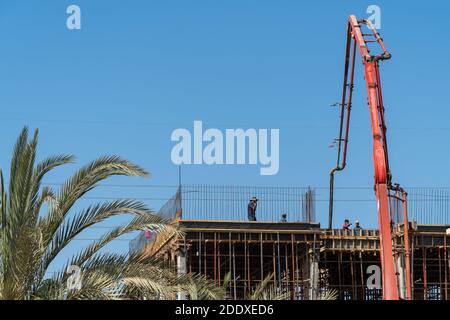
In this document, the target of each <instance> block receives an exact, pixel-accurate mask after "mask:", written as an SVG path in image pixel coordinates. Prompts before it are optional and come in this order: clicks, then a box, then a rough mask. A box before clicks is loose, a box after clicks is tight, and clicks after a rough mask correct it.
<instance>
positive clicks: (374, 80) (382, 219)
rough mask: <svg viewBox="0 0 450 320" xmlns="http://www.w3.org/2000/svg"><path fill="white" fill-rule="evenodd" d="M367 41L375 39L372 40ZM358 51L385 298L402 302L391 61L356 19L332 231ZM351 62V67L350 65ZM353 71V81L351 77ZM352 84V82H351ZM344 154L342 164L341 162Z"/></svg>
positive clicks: (343, 109) (350, 31)
mask: <svg viewBox="0 0 450 320" xmlns="http://www.w3.org/2000/svg"><path fill="white" fill-rule="evenodd" d="M361 24H365V25H367V27H368V28H369V29H370V30H371V31H372V33H369V34H364V33H362V31H361ZM366 37H371V38H370V40H368V39H366ZM370 42H374V43H378V44H379V46H380V47H381V49H382V53H381V54H379V55H371V54H370V50H369V49H368V47H367V44H368V43H370ZM356 48H358V49H359V53H360V55H361V57H362V63H363V65H364V78H365V81H366V89H367V102H368V106H369V112H370V120H371V126H372V142H373V164H374V177H375V194H376V197H377V209H378V225H379V229H380V248H381V251H380V255H381V268H382V284H383V298H384V299H388V300H397V299H399V290H398V284H397V274H396V268H395V262H394V252H393V244H392V238H391V218H390V213H389V189H391V173H390V170H389V161H388V152H387V140H386V126H385V121H384V106H383V98H382V92H381V82H380V73H379V68H378V62H379V61H380V60H387V59H390V57H391V55H390V53H389V52H388V51H387V50H386V48H385V46H384V43H383V40H382V39H381V37H380V35H379V34H378V32H377V31H376V29H375V28H374V27H373V26H372V24H371V23H370V21H368V20H360V21H358V20H357V19H356V17H355V16H350V17H349V19H348V28H347V46H346V59H345V70H344V85H343V94H342V101H341V126H340V132H339V139H338V159H337V164H336V167H335V168H333V169H332V170H331V173H330V212H329V215H330V217H329V219H330V220H329V223H330V224H329V228H330V229H331V228H332V217H333V185H334V173H335V172H336V171H340V170H343V169H344V168H345V165H346V157H347V143H348V131H349V123H350V110H351V107H352V93H353V79H354V66H355V55H356ZM350 58H351V63H349V62H350ZM349 67H351V71H350V79H349V77H348V71H349ZM348 81H349V82H348ZM341 153H342V160H341Z"/></svg>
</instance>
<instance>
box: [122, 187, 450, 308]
mask: <svg viewBox="0 0 450 320" xmlns="http://www.w3.org/2000/svg"><path fill="white" fill-rule="evenodd" d="M255 194H256V195H258V197H260V198H261V199H260V203H259V207H258V214H257V216H258V221H247V216H246V214H247V212H246V203H247V202H248V199H250V198H251V196H253V195H255ZM425 198H426V199H427V204H428V209H429V210H434V212H429V214H428V220H430V218H429V216H430V215H433V216H437V217H440V218H441V219H442V220H446V219H447V217H448V208H450V206H448V203H449V199H450V198H449V197H448V195H447V191H446V190H444V191H442V190H434V191H429V190H428V191H427V190H418V191H417V192H415V193H413V194H412V195H411V199H410V203H411V205H410V210H411V213H412V219H411V220H410V222H408V223H407V225H408V229H407V232H406V234H407V237H408V240H409V241H408V243H409V245H408V246H407V252H405V228H404V223H403V221H402V219H400V218H399V217H398V218H396V217H394V215H395V214H396V213H398V212H397V211H398V209H396V206H397V205H398V203H397V200H398V199H395V198H393V199H392V201H391V203H390V204H391V212H392V214H393V217H392V243H393V248H394V255H395V261H396V264H397V273H398V274H399V279H400V280H399V292H400V297H401V298H402V299H409V298H412V299H419V300H423V299H425V300H430V299H433V300H448V299H449V293H450V288H449V277H450V263H449V250H448V247H447V242H448V240H449V234H448V232H446V231H447V229H448V228H449V227H450V225H445V224H444V223H441V224H421V221H420V220H419V221H416V220H415V219H416V217H419V218H420V217H421V218H422V219H425V217H426V216H427V215H426V214H425V213H424V212H423V210H424V209H425V208H426V207H425V206H423V205H422V203H421V201H423V200H424V199H425ZM315 207H316V199H315V192H314V190H312V189H309V188H280V187H275V188H266V187H236V186H233V187H231V186H183V187H182V188H181V187H180V188H179V189H178V191H177V192H176V194H175V195H174V197H173V198H171V199H170V200H169V201H168V202H167V203H166V204H165V205H164V206H163V208H162V209H161V211H160V213H161V214H164V215H166V216H170V217H172V218H174V219H177V221H178V223H179V224H180V226H181V227H182V228H183V229H184V231H185V235H184V237H180V238H177V239H174V238H169V239H155V238H154V237H146V236H145V234H144V233H143V234H141V235H139V236H138V237H137V238H136V239H135V240H133V242H132V243H131V244H130V249H131V250H142V249H143V248H145V250H148V251H150V252H152V253H153V254H157V255H159V256H161V257H163V258H164V259H165V261H166V262H167V263H168V264H170V265H172V266H173V267H176V268H178V271H179V272H180V273H198V274H203V275H206V276H207V277H208V278H210V279H212V280H213V281H214V282H215V283H216V284H217V285H218V286H221V285H222V284H223V279H224V278H225V276H226V274H227V273H229V274H230V276H231V281H230V282H229V285H228V293H229V298H230V299H246V298H248V297H250V296H251V294H252V292H253V291H254V290H255V288H256V287H257V286H258V284H259V283H261V281H263V280H264V279H265V278H267V277H268V278H270V285H271V288H273V290H276V292H278V293H283V295H284V296H287V297H290V298H291V299H295V300H309V299H321V298H322V297H323V296H324V295H325V294H326V293H327V292H334V293H335V294H336V295H337V298H338V299H344V300H378V299H381V298H382V287H381V285H382V284H381V280H380V277H381V276H380V266H381V263H380V241H379V232H378V230H372V229H362V230H354V229H352V230H343V229H329V228H327V229H324V228H321V226H320V224H319V223H317V222H315V220H316V218H315V214H316V212H315V210H316V209H315ZM280 213H281V214H282V213H285V214H286V215H285V216H287V217H288V218H287V219H286V221H280ZM434 221H437V220H434ZM406 261H410V263H409V264H408V265H409V269H410V270H408V274H410V278H411V279H410V280H411V281H410V282H409V283H410V286H411V288H410V291H409V292H410V293H411V297H408V296H407V292H408V291H407V290H406V288H405V286H406V284H407V281H405V279H403V280H402V277H403V278H404V277H405V271H404V270H405V264H406Z"/></svg>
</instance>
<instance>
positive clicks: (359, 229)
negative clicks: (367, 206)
mask: <svg viewBox="0 0 450 320" xmlns="http://www.w3.org/2000/svg"><path fill="white" fill-rule="evenodd" d="M353 230H355V232H356V233H359V232H360V231H361V230H362V228H361V226H360V225H359V220H356V221H355V227H354V228H353Z"/></svg>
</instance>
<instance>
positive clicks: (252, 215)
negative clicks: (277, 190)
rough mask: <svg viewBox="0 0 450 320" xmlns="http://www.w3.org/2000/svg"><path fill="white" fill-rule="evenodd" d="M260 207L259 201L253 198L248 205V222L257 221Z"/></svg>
mask: <svg viewBox="0 0 450 320" xmlns="http://www.w3.org/2000/svg"><path fill="white" fill-rule="evenodd" d="M257 206H258V199H256V197H253V198H251V199H250V202H249V203H248V205H247V213H248V221H256V207H257Z"/></svg>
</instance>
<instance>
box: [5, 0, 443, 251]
mask: <svg viewBox="0 0 450 320" xmlns="http://www.w3.org/2000/svg"><path fill="white" fill-rule="evenodd" d="M70 4H77V5H79V6H80V7H81V11H82V30H76V31H69V30H68V29H67V28H66V18H67V14H66V8H67V6H68V5H70ZM370 4H376V5H379V6H380V7H381V19H382V26H381V30H380V32H381V34H382V36H383V38H384V40H385V44H386V46H387V47H388V49H389V50H390V51H391V53H392V56H393V57H392V60H390V61H387V62H383V63H382V70H381V72H382V83H383V88H384V100H385V105H386V117H387V124H388V138H389V143H390V144H389V147H390V157H391V158H390V162H391V170H392V172H393V175H394V180H395V181H399V182H401V183H402V184H403V185H404V186H448V185H449V183H448V181H449V178H450V170H448V159H449V158H450V149H449V148H448V144H449V138H450V125H449V124H448V118H449V116H450V102H449V97H448V90H449V88H450V78H449V76H448V71H449V70H450V60H449V59H448V58H449V57H448V52H449V50H450V40H449V36H448V32H447V31H448V30H447V28H448V19H449V12H450V4H449V3H448V1H433V2H432V4H431V3H430V2H427V3H420V4H419V3H415V2H411V1H403V2H402V1H376V2H372V1H370V2H369V1H309V2H308V3H306V1H305V2H303V1H261V0H258V1H248V0H239V1H237V0H230V1H199V0H196V1H144V0H133V1H128V2H125V1H111V0H110V1H106V0H104V1H100V0H96V1H87V0H72V1H62V0H58V1H56V0H53V1H40V2H37V1H21V0H15V1H11V0H10V1H2V2H1V3H0V57H1V59H0V106H1V111H2V112H1V120H2V125H1V126H0V135H1V137H2V139H1V142H2V143H1V145H0V148H1V152H0V166H1V167H2V168H3V169H4V171H8V169H9V159H10V153H11V149H12V145H13V143H14V141H15V139H16V137H17V135H18V133H19V131H20V129H21V128H22V127H23V126H24V125H28V126H29V127H30V128H39V129H40V140H41V141H40V145H39V155H40V157H41V158H42V157H44V156H46V155H50V154H59V153H71V154H75V155H76V156H77V159H78V162H77V165H74V166H70V167H67V168H66V169H62V170H59V171H57V172H56V173H55V174H54V175H52V176H51V177H49V178H48V179H47V182H50V183H60V182H62V181H63V180H64V179H65V178H66V177H67V176H68V174H69V173H71V172H73V170H74V169H75V168H77V167H78V166H80V165H81V164H85V163H87V162H88V161H90V160H92V159H94V158H96V157H97V156H100V155H104V154H118V155H121V156H123V157H125V158H127V159H129V160H132V161H134V162H136V163H138V164H140V165H142V166H144V167H145V168H146V169H148V170H150V171H151V172H152V174H153V176H152V178H151V180H145V179H133V178H130V179H113V180H110V181H109V183H111V184H114V183H117V184H144V185H149V184H152V185H176V184H177V181H178V178H177V168H176V167H175V166H174V165H173V164H172V163H171V160H170V150H171V148H172V146H173V143H172V142H171V141H170V134H171V132H172V131H173V130H174V129H176V128H188V129H191V128H192V125H193V121H194V120H203V122H204V126H205V127H216V128H220V129H225V128H237V127H243V128H280V171H279V173H278V174H277V175H275V176H260V175H259V168H258V167H257V166H210V167H208V166H186V167H184V169H183V182H184V183H191V184H196V183H204V184H208V183H214V184H250V185H269V186H278V185H281V186H307V185H311V186H314V187H326V186H327V185H328V173H329V169H330V168H331V167H332V166H333V164H334V161H335V149H330V148H328V145H329V144H330V143H331V141H332V140H333V139H334V138H335V137H336V135H337V129H338V113H337V109H333V108H332V107H330V104H332V103H334V102H336V101H338V100H339V98H340V91H341V81H342V80H341V78H342V72H343V55H344V45H345V31H346V19H347V16H348V15H349V14H356V15H357V16H358V17H361V18H362V17H367V16H368V14H367V13H366V8H367V6H368V5H370ZM357 71H358V73H357V84H356V94H355V97H354V108H353V118H352V122H353V125H352V128H351V141H350V149H349V161H348V167H347V170H346V171H345V172H344V173H341V174H338V176H337V178H336V185H337V186H339V187H344V186H358V187H367V188H370V187H371V186H372V185H373V173H372V171H373V166H372V158H371V157H372V155H371V150H372V149H371V137H370V127H369V114H368V110H367V107H366V98H365V91H364V84H363V77H362V73H361V71H362V70H361V68H360V67H358V70H357ZM172 192H173V188H172V189H171V188H150V187H140V188H139V187H131V186H129V187H101V188H99V189H98V190H96V191H94V192H93V194H92V197H137V198H142V199H143V200H144V201H145V202H146V203H148V205H149V206H151V207H153V208H156V209H157V208H158V207H159V206H160V204H161V200H158V199H163V198H167V197H169V196H170V195H171V193H172ZM336 197H337V198H340V199H373V193H372V191H371V190H370V189H365V190H362V191H361V190H359V191H356V190H347V189H343V190H338V192H337V195H336ZM318 198H319V199H321V200H322V201H319V204H318V212H317V215H318V217H319V218H320V220H321V222H322V223H323V224H326V222H327V220H326V215H327V202H326V199H327V191H326V190H321V189H318ZM92 201H93V200H92V199H85V200H82V202H83V203H82V204H81V205H87V204H89V203H90V202H92ZM81 205H80V207H81ZM375 210H376V209H375V202H368V201H342V202H339V203H337V204H336V220H337V223H340V222H341V220H342V219H343V218H344V217H348V218H350V219H352V220H353V219H356V218H359V219H360V220H361V222H362V224H363V226H371V227H374V226H376V211H375ZM118 222H120V221H118V220H114V221H112V222H109V223H105V224H104V225H106V226H110V225H116V224H117V223H118ZM100 231H101V229H97V230H94V231H92V232H91V233H90V234H89V235H88V236H86V237H87V238H89V237H91V238H92V237H97V236H98V234H99V232H100ZM82 244H85V242H83V240H80V241H79V242H78V245H82ZM127 246H128V243H127V242H126V241H117V242H116V243H114V244H113V246H112V249H114V250H115V249H117V250H124V249H125V248H127ZM76 249H77V248H76V247H74V248H69V249H68V254H70V253H71V252H73V250H76Z"/></svg>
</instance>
